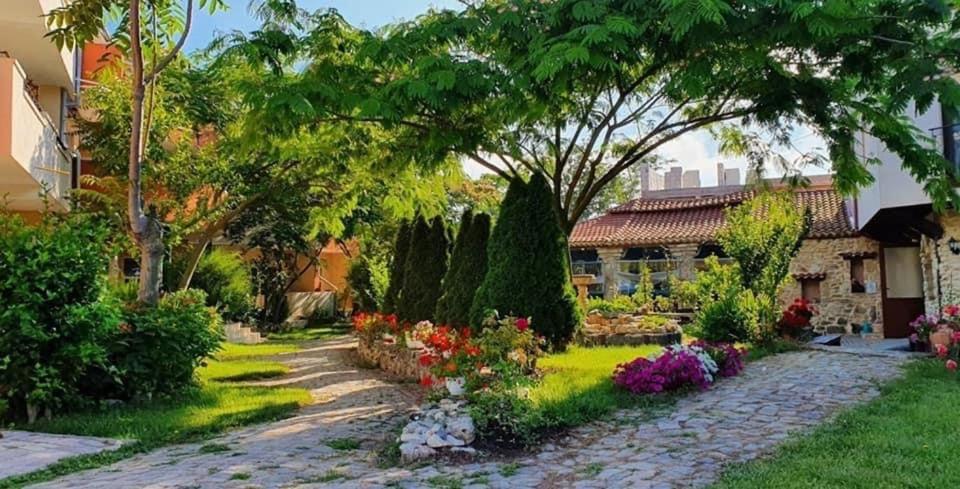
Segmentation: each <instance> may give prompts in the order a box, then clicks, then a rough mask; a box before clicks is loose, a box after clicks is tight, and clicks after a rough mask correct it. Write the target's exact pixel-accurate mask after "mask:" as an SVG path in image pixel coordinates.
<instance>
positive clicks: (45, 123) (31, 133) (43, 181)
mask: <svg viewBox="0 0 960 489" xmlns="http://www.w3.org/2000/svg"><path fill="white" fill-rule="evenodd" d="M0 87H2V88H0V98H2V100H0V132H3V133H4V134H0V172H2V175H3V178H0V194H6V196H7V198H8V199H9V200H11V201H12V202H11V204H12V208H14V209H17V207H21V208H23V209H25V210H39V209H38V207H39V208H42V199H41V198H40V197H39V194H40V193H42V192H45V193H46V195H47V196H48V197H49V200H50V204H51V205H53V206H55V207H61V208H66V206H67V203H66V200H65V197H66V195H67V192H68V191H69V190H70V188H71V182H72V176H73V168H72V158H71V156H70V152H69V151H68V150H67V148H65V147H64V145H63V142H62V141H61V139H60V131H58V130H57V128H56V125H55V124H54V123H53V121H52V120H51V119H50V116H49V115H48V114H47V113H46V112H44V111H43V110H42V109H40V107H39V106H38V105H37V103H36V101H35V100H34V97H32V96H31V94H30V93H29V92H28V89H29V83H28V81H27V76H26V74H25V73H24V71H23V68H22V67H21V66H20V64H19V63H18V62H17V61H16V60H14V59H10V58H0ZM17 166H19V167H20V169H21V170H22V171H20V172H18V171H16V170H17V168H16V167H17Z"/></svg>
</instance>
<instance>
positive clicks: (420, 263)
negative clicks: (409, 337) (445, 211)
mask: <svg viewBox="0 0 960 489" xmlns="http://www.w3.org/2000/svg"><path fill="white" fill-rule="evenodd" d="M449 247H450V241H449V239H448V237H447V228H446V226H445V225H444V223H443V219H441V218H440V217H435V218H433V220H432V221H431V222H430V224H427V221H426V220H425V219H424V218H423V217H421V218H419V219H417V222H416V224H415V225H414V227H413V234H412V235H411V238H410V251H409V253H407V259H406V260H405V262H406V268H405V270H404V272H403V289H402V293H401V296H400V303H399V304H398V306H397V316H399V317H400V319H403V320H405V321H410V322H412V323H415V322H418V321H423V320H431V319H433V313H434V312H436V310H437V301H438V300H440V292H441V291H440V284H441V282H442V281H443V276H444V275H445V274H446V273H447V252H448V248H449Z"/></svg>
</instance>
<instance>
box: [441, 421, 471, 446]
mask: <svg viewBox="0 0 960 489" xmlns="http://www.w3.org/2000/svg"><path fill="white" fill-rule="evenodd" d="M446 428H447V432H448V433H450V434H451V435H453V436H455V437H457V438H459V439H461V440H463V441H464V442H466V443H473V440H474V438H476V436H477V433H476V432H477V428H476V426H475V425H474V424H473V418H471V417H470V416H460V417H458V418H456V419H453V420H451V421H448V422H447V426H446Z"/></svg>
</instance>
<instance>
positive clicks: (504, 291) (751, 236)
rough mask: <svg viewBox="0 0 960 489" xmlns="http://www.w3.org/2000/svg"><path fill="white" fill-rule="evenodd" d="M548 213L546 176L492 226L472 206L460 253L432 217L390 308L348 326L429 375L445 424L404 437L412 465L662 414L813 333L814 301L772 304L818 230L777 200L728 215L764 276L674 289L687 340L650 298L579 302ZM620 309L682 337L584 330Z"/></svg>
mask: <svg viewBox="0 0 960 489" xmlns="http://www.w3.org/2000/svg"><path fill="white" fill-rule="evenodd" d="M552 214H553V209H552V206H551V204H550V201H549V194H548V193H547V192H546V182H545V181H544V180H543V179H542V178H540V177H538V176H537V175H534V176H533V177H532V178H531V179H530V181H529V182H524V181H514V182H512V183H511V185H510V188H509V189H508V191H507V193H506V196H505V197H504V200H503V202H502V204H501V207H500V212H499V214H498V216H497V219H496V222H495V223H494V225H493V226H492V228H491V220H490V218H489V216H486V215H485V214H476V215H474V214H473V213H472V212H470V211H467V212H466V213H465V214H464V215H463V217H462V218H461V220H460V222H459V226H458V228H459V229H458V232H457V233H456V236H455V238H454V239H453V240H452V241H453V243H452V246H451V245H450V241H451V239H450V236H449V232H448V231H447V230H446V224H445V223H444V222H443V221H442V220H440V219H433V220H432V221H430V222H428V221H427V220H426V219H424V218H422V217H421V218H418V219H417V220H416V221H415V222H414V223H412V224H408V225H404V226H402V227H401V228H400V230H399V231H398V234H397V237H396V239H395V241H394V250H393V256H394V259H393V261H392V263H391V273H390V281H389V286H388V287H387V288H386V296H385V297H384V300H383V304H384V306H385V307H384V308H383V310H381V311H367V312H361V313H359V314H357V315H355V316H354V317H353V324H354V330H355V332H356V334H357V336H358V338H359V341H360V347H359V352H360V356H361V358H362V359H363V360H364V361H365V362H366V363H367V364H369V365H371V366H375V367H379V368H382V369H384V370H386V371H389V372H391V373H393V374H396V375H400V376H402V377H405V378H409V379H412V380H417V381H419V382H420V383H421V385H422V386H423V387H424V388H425V389H426V391H427V399H428V404H427V405H426V407H425V408H424V409H425V414H424V419H426V420H437V421H442V422H439V423H433V424H431V423H432V421H423V420H414V421H412V422H411V423H409V424H408V425H407V426H406V427H405V428H404V429H403V431H402V433H401V435H400V437H399V443H400V445H399V451H400V453H401V455H402V458H403V460H405V461H413V460H417V459H420V458H429V457H434V456H437V455H441V454H445V453H459V452H469V453H473V452H474V451H475V450H476V448H477V447H479V448H481V449H483V448H485V449H489V450H501V449H518V448H519V449H530V448H533V447H536V446H538V445H539V444H541V443H544V442H545V441H546V440H547V439H549V438H550V437H552V436H554V435H559V434H562V433H563V432H565V431H566V430H568V429H570V428H573V427H576V426H579V425H582V424H585V423H588V422H591V421H595V420H599V419H604V418H605V417H607V416H609V415H610V414H612V413H613V412H615V411H616V410H618V409H622V408H628V407H634V408H637V407H639V408H642V407H652V406H655V405H663V404H666V403H669V402H670V401H671V400H673V399H675V398H676V397H677V396H679V395H683V394H684V393H687V392H691V391H697V390H703V389H708V388H710V387H711V386H712V385H713V384H714V383H716V382H718V381H722V379H723V378H726V377H732V376H735V375H737V374H739V373H740V372H741V371H742V370H743V368H744V366H745V362H746V361H747V358H748V351H747V350H748V347H749V348H753V349H756V350H757V352H764V351H774V350H776V349H777V348H781V349H782V348H784V347H783V346H782V345H784V344H789V343H784V342H785V341H787V340H786V339H785V338H791V337H795V336H797V334H798V332H799V331H801V330H803V329H804V328H806V327H809V325H810V319H811V317H812V316H813V314H814V312H815V311H814V310H813V309H812V308H811V307H809V304H806V303H805V302H803V301H802V300H798V301H797V302H795V303H794V304H791V305H790V307H788V308H787V309H786V310H783V311H781V310H780V309H779V306H778V304H777V302H776V299H775V298H776V297H777V296H778V293H779V291H780V288H781V286H782V284H783V283H784V281H785V280H786V279H787V277H786V274H787V270H788V269H787V265H788V264H789V260H790V258H791V257H792V256H793V255H794V254H795V253H796V250H797V248H798V246H799V241H800V239H801V238H802V237H803V235H804V233H805V232H806V228H807V222H808V220H809V218H808V216H805V215H804V213H803V212H802V211H801V210H798V209H797V208H796V207H795V206H794V205H793V204H792V202H791V201H790V200H789V199H788V198H786V197H784V196H782V195H777V194H769V195H762V196H760V197H758V198H757V199H756V200H754V201H751V202H750V203H747V204H744V205H743V206H741V207H738V208H735V209H731V210H729V211H728V218H729V219H731V220H733V221H735V222H738V223H739V224H740V226H736V227H734V226H730V227H729V228H726V230H725V231H724V232H723V233H722V236H721V241H722V242H723V243H724V245H725V246H726V247H728V248H729V249H730V250H732V251H731V252H732V253H734V254H735V256H738V255H746V254H750V255H752V256H753V258H751V260H752V261H751V263H753V264H754V265H755V266H753V267H751V268H749V269H746V267H743V268H741V267H740V266H739V265H737V264H736V263H734V264H721V263H720V262H719V261H718V260H717V259H716V258H715V257H714V258H712V259H708V260H707V266H706V270H705V271H703V272H701V273H700V274H699V275H698V277H697V279H696V280H695V281H693V282H690V283H684V284H679V285H678V286H677V289H678V290H682V291H683V296H682V297H683V301H684V302H685V303H687V304H690V310H691V311H692V312H693V316H694V318H693V322H692V323H691V324H689V325H687V326H686V327H685V328H686V329H685V330H681V329H680V327H679V326H676V325H675V324H674V325H670V326H668V325H667V323H666V322H665V320H664V319H663V318H659V317H658V316H655V315H650V314H649V313H650V312H652V311H651V310H650V308H649V305H650V304H652V303H653V300H652V297H650V296H646V295H641V294H639V293H638V294H635V295H634V296H633V297H624V298H620V299H615V300H613V301H596V300H594V301H591V302H589V303H587V305H586V307H585V308H584V307H582V305H581V304H577V303H576V302H575V300H574V295H573V291H572V290H571V285H570V276H569V264H568V262H567V261H566V260H567V259H568V258H567V253H566V250H565V247H564V246H557V244H558V243H562V242H563V239H562V236H563V234H562V232H561V231H560V229H559V227H558V226H557V220H556V219H555V217H553V216H552ZM533 230H537V233H536V234H533V233H532V232H531V231H533ZM537 236H544V237H545V238H540V239H538V238H537ZM748 242H762V243H765V247H764V248H763V249H762V250H757V249H755V248H756V247H754V246H748V245H746V243H748ZM448 249H450V250H451V251H450V252H449V253H448V251H447V250H448ZM520 277H537V279H536V280H523V279H521V278H520ZM677 300H679V298H678V299H677ZM627 303H629V306H624V307H623V309H617V307H619V306H617V305H619V304H627ZM544 304H555V305H556V306H554V307H551V308H549V309H547V310H544V309H543V305H544ZM610 304H612V305H614V306H613V307H606V306H607V305H610ZM645 305H646V307H645ZM584 309H585V310H584ZM645 309H647V310H646V311H645ZM528 311H529V312H528ZM619 312H638V313H639V314H640V316H639V319H638V320H637V321H639V322H640V325H636V324H631V325H630V327H632V328H637V329H638V332H641V333H642V332H656V331H660V332H661V333H663V332H665V331H666V330H667V329H668V328H669V334H671V335H673V336H671V338H675V339H674V340H673V341H671V342H668V343H667V344H665V345H638V346H626V345H625V346H611V345H612V343H610V344H608V345H607V346H596V345H595V344H594V343H592V342H590V341H587V340H586V338H584V337H583V335H582V334H580V333H579V332H578V331H580V328H581V323H582V322H583V321H584V317H585V316H595V315H603V314H610V313H619ZM645 314H646V315H645ZM617 327H618V328H620V327H621V326H617ZM681 333H683V334H684V335H685V338H684V340H683V341H681ZM748 345H749V346H748ZM437 403H439V404H437ZM641 411H642V409H641ZM444 423H445V424H444ZM464 426H469V427H470V429H466V430H465V429H464Z"/></svg>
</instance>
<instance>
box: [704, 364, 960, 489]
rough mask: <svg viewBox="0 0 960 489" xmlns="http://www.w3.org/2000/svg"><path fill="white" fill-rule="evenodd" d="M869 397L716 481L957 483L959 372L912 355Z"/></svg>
mask: <svg viewBox="0 0 960 489" xmlns="http://www.w3.org/2000/svg"><path fill="white" fill-rule="evenodd" d="M882 392H883V394H882V395H881V396H880V397H879V398H877V399H875V400H874V401H872V402H870V403H868V404H866V405H864V406H861V407H857V408H854V409H852V410H850V411H847V412H846V413H844V414H842V415H841V416H839V417H838V418H837V420H836V421H834V422H832V423H829V424H827V425H825V426H823V427H821V428H819V429H817V430H816V431H814V432H813V433H812V434H810V435H809V436H804V437H800V438H798V439H796V440H794V441H792V442H790V443H788V444H787V445H785V446H784V447H783V448H782V449H781V450H780V451H779V452H778V453H777V455H776V456H775V457H773V458H771V459H766V460H762V461H757V462H753V463H749V464H746V465H742V466H738V467H735V468H733V469H732V470H730V471H728V473H727V474H725V476H724V477H723V478H722V479H721V481H720V482H719V483H717V484H716V485H715V486H714V487H715V488H716V489H746V488H757V489H760V488H820V487H844V488H865V489H876V488H899V487H960V445H958V443H960V422H958V421H957V413H958V407H960V379H958V378H957V375H956V374H951V373H949V372H947V371H946V370H945V369H944V368H943V364H942V363H941V362H939V361H935V360H928V361H920V362H915V363H913V364H911V365H909V366H908V367H907V371H906V376H905V377H904V378H902V379H900V380H896V381H893V382H892V383H889V384H887V385H885V386H884V387H883V389H882Z"/></svg>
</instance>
